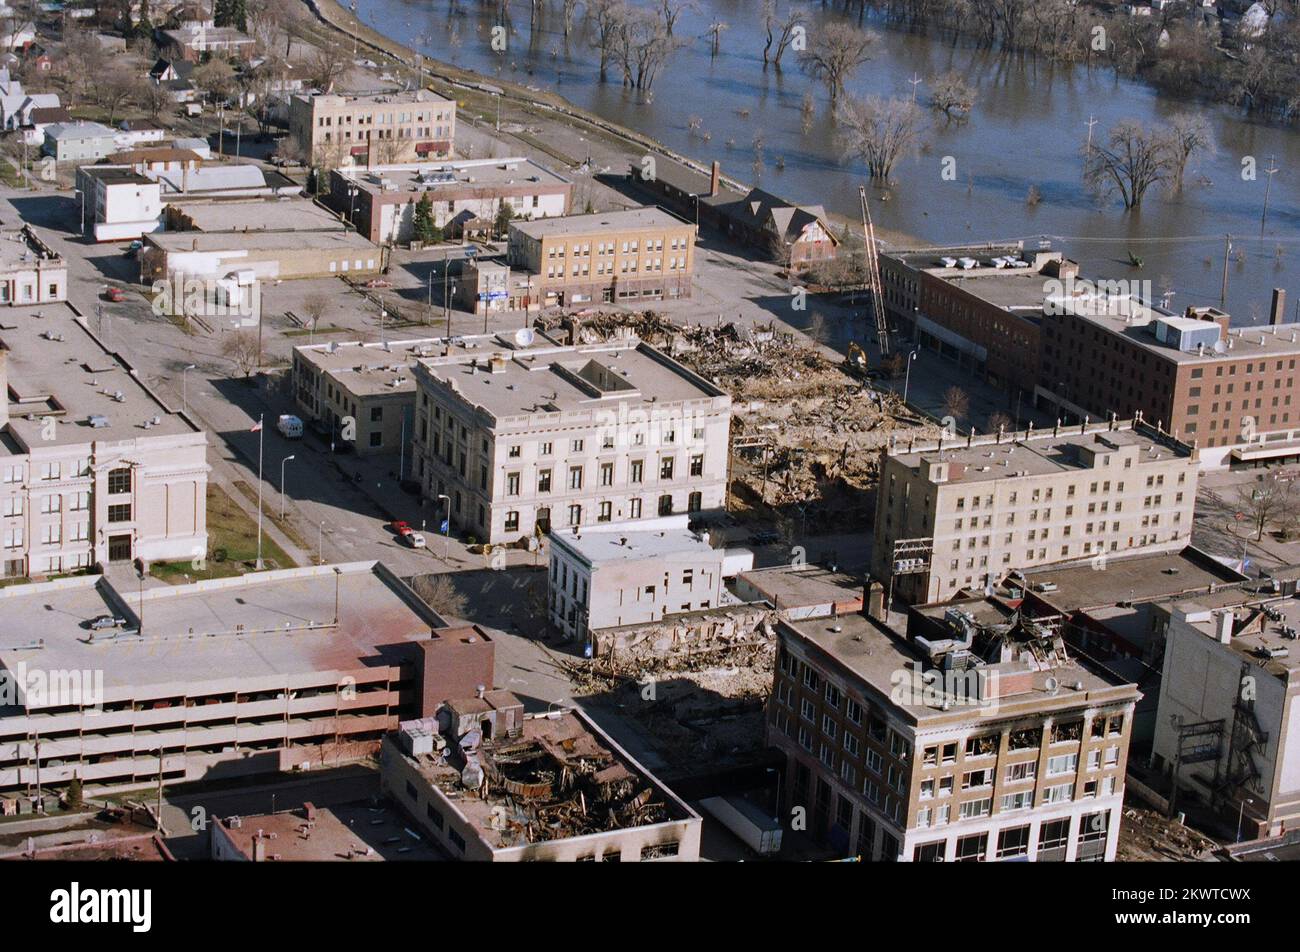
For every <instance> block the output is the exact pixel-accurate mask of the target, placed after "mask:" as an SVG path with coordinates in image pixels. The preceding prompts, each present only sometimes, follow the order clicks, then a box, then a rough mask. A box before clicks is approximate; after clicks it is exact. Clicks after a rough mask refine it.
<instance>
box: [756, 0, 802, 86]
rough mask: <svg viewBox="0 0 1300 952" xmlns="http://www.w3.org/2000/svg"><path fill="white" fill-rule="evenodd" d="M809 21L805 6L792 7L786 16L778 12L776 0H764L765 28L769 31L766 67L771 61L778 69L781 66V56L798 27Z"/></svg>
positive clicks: (764, 49) (764, 64)
mask: <svg viewBox="0 0 1300 952" xmlns="http://www.w3.org/2000/svg"><path fill="white" fill-rule="evenodd" d="M807 22H808V11H807V10H805V9H804V8H803V7H791V8H790V9H789V10H787V11H786V12H785V16H780V15H779V14H777V12H776V0H764V3H763V28H764V30H765V31H766V32H767V40H766V42H765V43H764V44H763V66H764V67H766V66H767V64H768V62H769V61H770V62H771V63H772V65H773V66H775V67H776V68H777V69H780V68H781V57H783V56H785V51H786V50H787V49H789V47H790V44H791V42H792V41H793V40H794V38H795V31H796V29H797V28H799V27H803V26H804V25H805V24H806V23H807ZM773 43H775V44H776V49H775V50H773V49H772V44H773Z"/></svg>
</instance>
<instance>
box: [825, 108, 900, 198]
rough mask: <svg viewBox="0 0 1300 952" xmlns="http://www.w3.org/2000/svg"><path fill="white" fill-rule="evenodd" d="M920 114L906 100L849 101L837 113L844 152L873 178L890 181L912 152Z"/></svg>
mask: <svg viewBox="0 0 1300 952" xmlns="http://www.w3.org/2000/svg"><path fill="white" fill-rule="evenodd" d="M919 116H920V111H919V110H918V109H917V107H916V106H915V105H913V104H912V103H911V102H909V101H908V100H906V99H898V98H895V99H884V98H882V97H880V96H868V97H867V98H865V99H858V98H855V97H852V96H850V97H847V98H846V99H845V100H844V101H843V102H841V103H840V105H839V108H838V110H837V111H836V113H835V121H836V122H837V124H838V125H839V132H840V136H841V138H842V140H843V144H844V150H845V152H846V153H847V154H848V155H849V156H851V157H852V158H855V159H860V160H862V161H863V162H865V163H866V164H867V170H868V172H870V174H871V177H872V178H873V179H876V180H877V181H888V179H889V176H890V174H891V173H892V172H893V170H894V165H895V164H896V163H897V162H898V160H899V159H900V158H902V157H903V156H904V155H906V154H907V153H908V152H909V151H911V149H912V147H913V145H914V144H915V143H916V137H917V130H918V128H919V126H920V122H919Z"/></svg>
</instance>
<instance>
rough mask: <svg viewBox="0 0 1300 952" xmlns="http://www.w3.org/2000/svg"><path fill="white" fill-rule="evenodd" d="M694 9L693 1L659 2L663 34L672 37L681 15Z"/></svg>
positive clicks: (669, 0) (664, 0)
mask: <svg viewBox="0 0 1300 952" xmlns="http://www.w3.org/2000/svg"><path fill="white" fill-rule="evenodd" d="M694 9H695V3H694V2H693V0H659V15H660V16H661V17H663V23H664V32H665V33H666V34H667V35H668V36H672V35H673V30H674V29H676V27H677V20H678V19H679V18H680V17H681V15H682V14H683V13H685V12H686V11H687V10H694Z"/></svg>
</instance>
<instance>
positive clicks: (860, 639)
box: [780, 612, 1134, 723]
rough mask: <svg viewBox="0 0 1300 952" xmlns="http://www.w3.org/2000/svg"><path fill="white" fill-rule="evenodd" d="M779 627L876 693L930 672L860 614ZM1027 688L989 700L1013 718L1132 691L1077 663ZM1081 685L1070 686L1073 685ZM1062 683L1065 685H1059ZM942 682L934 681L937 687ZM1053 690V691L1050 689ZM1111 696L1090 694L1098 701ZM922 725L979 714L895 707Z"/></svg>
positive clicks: (964, 708) (1040, 674)
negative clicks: (915, 673) (913, 674)
mask: <svg viewBox="0 0 1300 952" xmlns="http://www.w3.org/2000/svg"><path fill="white" fill-rule="evenodd" d="M780 627H781V630H782V631H785V632H790V633H793V634H794V635H796V636H797V637H798V638H799V639H801V640H803V641H804V642H806V643H807V644H809V645H812V646H814V647H815V648H817V649H819V650H821V651H822V652H824V653H826V654H828V655H830V656H831V657H833V658H834V659H836V660H837V661H838V662H839V663H840V664H841V665H843V666H844V667H845V668H847V669H848V671H849V672H851V673H852V674H854V675H855V676H857V677H858V678H860V679H861V680H862V681H864V682H866V684H868V685H869V686H870V687H871V688H872V689H873V690H874V691H875V693H876V694H877V695H878V696H880V697H883V698H890V697H894V696H897V695H896V689H897V686H898V679H899V677H900V676H906V677H908V678H909V681H908V682H907V683H911V681H910V677H911V672H913V671H914V670H918V668H917V667H916V666H918V665H919V666H920V667H919V670H932V669H931V668H930V665H929V662H928V659H925V658H924V656H923V655H921V654H920V653H919V652H918V651H916V650H913V648H912V647H911V646H910V645H909V644H908V643H907V642H906V641H904V640H903V639H902V638H898V637H893V636H891V635H889V634H887V633H885V632H884V631H882V630H881V628H880V627H879V626H878V625H877V624H876V623H875V622H873V621H872V620H871V619H869V618H867V616H866V615H864V614H863V613H861V612H857V613H854V614H851V615H841V616H839V617H838V618H817V619H808V620H806V621H793V622H792V621H782V622H781V623H780ZM1031 680H1032V684H1031V687H1030V690H1028V691H1027V692H1023V693H1019V694H1011V695H1007V696H1004V697H999V698H996V699H993V700H991V701H990V703H991V704H992V705H994V706H995V709H996V710H997V712H998V714H999V715H1000V716H1014V715H1015V714H1016V713H1018V712H1021V711H1028V710H1048V709H1050V708H1052V707H1057V706H1059V707H1077V706H1079V705H1082V704H1086V703H1088V697H1089V695H1091V694H1094V693H1096V694H1103V693H1104V694H1117V695H1121V696H1127V695H1129V694H1131V693H1133V691H1134V689H1133V687H1132V685H1120V684H1116V683H1115V682H1113V681H1110V680H1108V679H1106V678H1103V677H1101V676H1100V675H1098V674H1095V673H1094V672H1092V671H1091V670H1089V669H1087V668H1085V667H1084V666H1083V665H1081V664H1079V663H1078V662H1077V661H1073V660H1072V661H1070V662H1068V663H1067V664H1065V665H1057V666H1055V667H1050V668H1044V669H1043V670H1038V671H1033V672H1032V677H1031ZM1075 684H1078V685H1080V687H1079V688H1077V689H1076V688H1075V687H1074V685H1075ZM1061 685H1068V687H1064V688H1062V687H1061ZM941 687H942V684H941V683H940V684H936V686H935V690H936V691H937V690H939V689H940V688H941ZM1054 687H1055V688H1056V690H1053V688H1054ZM1112 699H1113V698H1094V699H1093V700H1095V701H1096V702H1097V703H1102V702H1104V701H1108V700H1112ZM897 707H898V709H899V710H900V711H903V712H905V713H906V714H908V715H910V716H911V717H912V718H914V719H915V720H916V722H917V723H921V722H923V721H926V720H941V719H942V720H945V721H950V720H954V719H957V720H965V719H969V718H978V717H980V716H982V715H981V711H982V710H984V709H983V708H981V707H979V706H974V705H970V704H969V703H967V704H964V705H963V704H962V703H961V702H957V703H955V704H954V705H953V706H952V708H951V709H950V710H948V711H944V710H943V709H942V707H941V706H934V707H931V706H929V705H926V704H901V705H897Z"/></svg>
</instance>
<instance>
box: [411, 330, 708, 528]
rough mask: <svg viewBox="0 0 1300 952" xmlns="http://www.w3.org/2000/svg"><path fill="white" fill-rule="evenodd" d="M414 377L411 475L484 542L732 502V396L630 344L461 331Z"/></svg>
mask: <svg viewBox="0 0 1300 952" xmlns="http://www.w3.org/2000/svg"><path fill="white" fill-rule="evenodd" d="M415 381H416V386H417V395H418V396H417V401H416V407H415V428H414V435H413V442H412V446H411V456H412V461H413V464H414V468H413V469H412V470H411V471H410V475H411V478H412V479H417V480H419V481H420V484H421V487H422V493H423V495H424V497H425V498H426V499H429V500H431V501H432V502H433V503H434V504H435V505H437V506H438V508H437V510H435V512H436V514H437V518H439V519H441V516H442V513H443V512H445V511H446V510H445V509H444V508H443V507H444V506H445V505H447V504H448V503H447V501H438V497H439V496H440V495H446V496H447V497H449V501H450V513H451V524H452V526H454V527H456V528H458V529H460V530H463V531H464V532H466V533H467V534H470V535H473V536H475V537H476V538H478V539H481V540H487V541H491V542H509V541H516V540H518V539H519V538H520V537H521V536H524V535H529V534H531V533H532V532H533V531H534V529H535V528H538V527H540V528H542V529H543V530H545V529H549V528H550V527H551V526H557V527H558V526H584V525H589V524H592V523H604V522H625V521H637V520H642V519H651V518H655V517H658V516H670V515H674V514H678V513H683V512H700V511H716V510H718V509H720V508H722V507H723V506H724V504H725V500H726V478H727V450H728V434H729V432H730V424H731V398H730V397H728V396H727V395H726V394H725V393H723V392H722V391H721V390H719V389H718V388H717V387H715V386H714V385H713V384H711V383H709V382H708V381H707V380H705V379H703V378H702V377H699V376H697V375H696V374H694V373H692V372H691V371H689V370H687V369H686V368H685V367H683V366H681V365H680V364H678V363H677V362H676V361H674V360H672V359H671V358H669V357H667V356H665V355H664V354H662V353H660V352H659V351H657V350H655V349H654V348H653V347H650V346H649V345H648V344H645V343H643V342H641V341H639V340H637V339H636V338H627V339H624V340H616V341H609V342H606V343H603V344H599V345H591V346H577V347H561V346H557V345H554V344H550V343H547V344H538V345H532V346H527V347H523V346H519V345H516V344H515V343H514V342H513V339H512V338H510V337H509V336H507V335H501V336H499V337H497V338H495V339H490V340H489V339H484V338H467V339H465V341H464V342H463V343H462V344H454V345H453V346H452V347H451V348H450V349H449V351H448V352H447V353H446V354H445V355H444V356H440V357H433V358H425V359H422V360H419V361H418V362H417V363H416V365H415Z"/></svg>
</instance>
